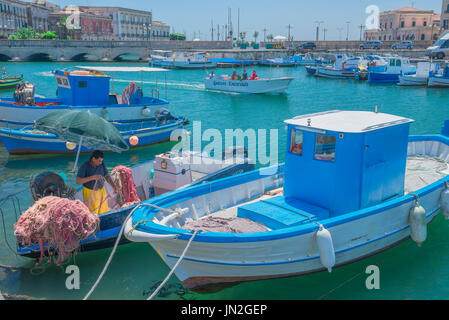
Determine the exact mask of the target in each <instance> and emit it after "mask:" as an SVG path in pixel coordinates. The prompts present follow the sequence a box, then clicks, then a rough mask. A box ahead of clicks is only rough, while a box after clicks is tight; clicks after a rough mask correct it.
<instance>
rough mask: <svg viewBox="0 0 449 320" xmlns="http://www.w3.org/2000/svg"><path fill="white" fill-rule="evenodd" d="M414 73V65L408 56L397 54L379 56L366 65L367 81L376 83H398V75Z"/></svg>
mask: <svg viewBox="0 0 449 320" xmlns="http://www.w3.org/2000/svg"><path fill="white" fill-rule="evenodd" d="M413 74H416V67H415V66H413V65H412V64H411V63H410V60H409V59H408V58H403V57H399V56H395V57H381V59H379V60H374V61H372V62H371V63H370V65H369V67H368V81H369V82H377V83H398V82H399V76H400V75H404V76H407V75H413Z"/></svg>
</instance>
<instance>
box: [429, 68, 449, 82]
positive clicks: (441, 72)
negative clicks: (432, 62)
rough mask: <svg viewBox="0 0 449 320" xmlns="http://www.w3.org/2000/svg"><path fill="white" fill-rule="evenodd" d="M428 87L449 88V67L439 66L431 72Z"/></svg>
mask: <svg viewBox="0 0 449 320" xmlns="http://www.w3.org/2000/svg"><path fill="white" fill-rule="evenodd" d="M427 86H428V87H429V88H449V65H447V64H446V63H441V64H438V66H437V68H436V69H435V70H433V71H432V72H430V74H429V80H428V83H427Z"/></svg>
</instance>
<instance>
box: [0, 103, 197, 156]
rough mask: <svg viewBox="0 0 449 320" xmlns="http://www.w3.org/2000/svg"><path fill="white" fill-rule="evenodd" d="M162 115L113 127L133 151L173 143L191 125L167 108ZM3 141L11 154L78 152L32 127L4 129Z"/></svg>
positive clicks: (1, 134)
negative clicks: (176, 134)
mask: <svg viewBox="0 0 449 320" xmlns="http://www.w3.org/2000/svg"><path fill="white" fill-rule="evenodd" d="M159 113H160V114H159V115H157V117H156V119H155V120H154V121H142V122H130V123H113V124H114V125H115V127H116V128H117V129H118V130H119V131H120V134H121V135H122V136H123V138H124V140H125V141H126V143H127V144H128V146H129V147H130V149H132V148H137V147H143V146H148V145H151V144H155V143H160V142H163V141H169V140H170V137H171V135H172V134H173V133H175V131H176V130H178V129H182V128H183V127H184V125H185V124H187V122H188V121H187V120H186V119H184V118H182V117H180V118H176V117H174V116H173V115H171V114H170V112H169V111H168V110H166V109H161V110H160V112H159ZM135 137H137V139H136V138H135ZM133 139H135V141H133ZM0 140H1V141H2V142H3V144H4V145H5V147H6V149H7V150H8V152H9V154H11V155H26V154H56V153H58V154H62V153H64V154H67V153H76V152H77V148H76V144H72V143H67V142H66V141H63V140H60V139H58V138H57V137H56V136H55V135H53V134H50V133H46V132H43V131H39V130H35V129H34V128H32V127H24V128H0ZM92 151H94V150H91V149H89V148H87V147H84V146H82V147H81V153H86V152H92Z"/></svg>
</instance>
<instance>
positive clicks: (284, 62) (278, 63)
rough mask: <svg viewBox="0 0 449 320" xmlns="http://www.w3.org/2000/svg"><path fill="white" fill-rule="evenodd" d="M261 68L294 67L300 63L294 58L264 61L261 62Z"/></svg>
mask: <svg viewBox="0 0 449 320" xmlns="http://www.w3.org/2000/svg"><path fill="white" fill-rule="evenodd" d="M259 64H260V65H261V66H275V67H294V66H296V65H297V64H298V63H297V62H296V61H295V60H294V59H292V58H274V59H267V60H262V61H260V62H259Z"/></svg>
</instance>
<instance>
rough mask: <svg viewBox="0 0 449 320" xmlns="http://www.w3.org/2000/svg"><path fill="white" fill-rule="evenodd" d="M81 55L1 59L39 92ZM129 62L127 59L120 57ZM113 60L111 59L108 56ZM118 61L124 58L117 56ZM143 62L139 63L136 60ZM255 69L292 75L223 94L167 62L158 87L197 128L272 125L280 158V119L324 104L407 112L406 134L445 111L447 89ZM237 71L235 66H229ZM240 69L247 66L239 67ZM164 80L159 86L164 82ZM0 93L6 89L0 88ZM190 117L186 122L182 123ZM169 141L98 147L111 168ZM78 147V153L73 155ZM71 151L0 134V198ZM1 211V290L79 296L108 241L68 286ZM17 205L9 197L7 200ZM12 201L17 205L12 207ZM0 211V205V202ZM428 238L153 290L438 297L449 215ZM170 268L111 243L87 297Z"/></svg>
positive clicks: (140, 282) (147, 86)
mask: <svg viewBox="0 0 449 320" xmlns="http://www.w3.org/2000/svg"><path fill="white" fill-rule="evenodd" d="M80 64H90V65H98V64H97V63H57V64H56V63H36V62H34V63H3V64H1V66H5V67H6V68H7V70H8V72H9V73H10V74H21V73H23V74H24V75H25V79H26V80H28V81H30V82H32V83H34V84H36V92H37V94H39V95H42V96H46V97H52V96H54V95H55V91H56V83H55V80H54V78H53V76H52V74H51V70H53V69H56V68H65V67H71V66H75V65H80ZM129 64H133V65H136V64H135V63H129ZM111 65H113V64H111ZM116 65H120V66H124V65H127V64H126V63H117V64H116ZM142 65H143V64H142ZM256 70H257V72H258V74H259V76H261V77H263V76H270V75H271V76H272V77H278V76H291V77H294V78H295V80H294V81H293V82H292V84H291V85H290V87H289V89H288V91H287V94H285V95H232V94H223V93H214V92H207V91H205V90H204V86H203V84H202V78H203V77H204V76H206V75H207V72H206V71H204V70H199V71H198V70H196V71H187V70H179V71H171V72H168V73H167V74H166V79H165V77H164V75H163V74H159V75H158V79H157V82H158V88H159V90H160V94H161V97H163V98H164V97H165V96H167V99H168V100H169V101H170V103H171V111H172V113H173V114H176V115H183V116H185V117H187V118H188V119H189V120H190V121H191V123H192V122H193V121H201V124H202V128H203V131H204V130H206V129H210V128H214V129H218V130H219V131H220V132H222V133H223V134H224V130H225V129H236V128H240V129H242V130H246V129H278V130H279V131H278V132H279V140H278V141H279V161H280V162H282V161H283V159H284V148H285V130H284V125H283V120H285V119H288V118H291V117H294V116H297V115H301V114H306V113H314V112H320V111H325V110H331V109H342V110H374V108H375V106H376V105H377V106H378V107H379V110H380V111H381V112H386V113H392V114H396V115H400V116H404V117H410V118H412V119H415V120H416V122H415V123H414V124H413V125H412V126H411V131H412V133H413V134H432V133H439V132H440V130H441V126H442V123H443V120H444V119H448V118H449V90H444V89H426V88H402V87H397V86H395V85H373V84H369V83H367V82H356V81H351V80H331V79H315V78H313V77H310V76H307V75H306V71H305V69H304V68H302V67H297V68H280V69H276V68H268V67H256ZM238 71H239V72H241V71H242V70H241V69H238ZM247 71H248V73H250V72H251V71H252V68H248V69H247ZM231 72H232V70H231V69H217V70H216V74H231ZM130 80H136V81H137V82H138V83H140V80H141V78H140V74H119V73H117V74H116V75H115V85H114V87H115V89H116V90H117V91H118V92H121V91H122V90H123V89H124V88H125V86H126V85H127V84H128V82H129V81H130ZM143 80H144V92H146V93H147V94H150V93H151V88H152V87H154V86H155V84H156V77H155V75H154V74H153V75H149V74H148V75H145V76H144V79H143ZM165 84H166V86H165ZM0 94H1V95H3V96H5V95H11V94H12V93H11V92H2V93H0ZM191 128H192V124H190V125H189V126H188V127H187V129H191ZM172 146H173V144H171V143H163V144H158V145H154V146H150V147H147V148H141V149H136V150H132V151H129V152H126V153H123V154H112V153H109V154H107V155H106V159H105V162H106V164H107V165H108V167H109V168H110V169H112V168H113V167H114V166H116V165H119V164H123V165H127V166H132V165H135V164H138V163H142V162H144V161H147V160H150V159H152V158H154V156H155V155H156V154H159V153H162V152H165V151H168V150H169V149H170V148H171V147H172ZM86 158H87V156H82V158H81V161H83V160H86ZM74 160H75V157H74V156H71V155H68V156H49V157H48V156H45V157H44V156H32V157H21V156H9V155H8V153H7V151H6V149H5V148H4V146H3V145H2V144H1V142H0V190H1V195H2V196H0V198H2V197H3V196H6V195H8V194H13V193H16V192H19V191H21V190H27V189H28V184H29V180H30V177H31V176H32V175H33V174H37V173H40V172H43V171H47V170H52V171H54V172H57V173H64V174H66V175H69V172H70V170H71V168H72V167H73V164H74ZM19 198H20V210H21V212H23V211H25V210H26V209H27V208H28V206H29V205H30V203H31V197H30V195H29V192H28V191H24V192H22V193H21V194H20V196H19ZM0 205H1V207H0V209H1V210H2V212H3V214H4V215H5V217H6V229H7V231H8V232H7V234H6V235H5V234H4V232H3V226H2V225H1V220H0V265H3V266H9V267H14V268H5V267H0V291H1V292H2V293H7V294H10V295H17V296H27V297H31V298H36V299H81V298H82V297H84V295H85V294H86V293H87V292H88V290H89V289H90V288H91V286H92V285H93V283H94V282H95V280H96V279H97V277H98V275H99V274H100V272H101V270H102V268H103V266H104V264H105V263H106V260H107V258H108V256H109V254H110V252H111V249H105V250H99V251H94V252H88V253H83V254H80V255H78V256H76V258H75V261H73V260H72V261H71V262H70V264H76V265H77V266H79V268H80V276H81V288H80V289H79V290H72V291H71V290H67V289H66V286H65V282H66V279H67V277H68V274H66V273H65V268H61V267H56V266H47V267H46V268H45V269H43V268H39V269H36V268H34V267H33V265H34V263H33V262H32V261H29V260H26V259H24V258H20V257H16V256H15V255H14V254H13V253H12V252H11V251H10V249H9V248H8V244H7V243H9V244H10V245H11V246H12V247H13V248H14V245H15V242H14V237H13V236H12V228H13V227H12V225H13V223H14V222H15V217H14V210H13V204H12V202H10V201H9V202H6V203H3V204H0ZM15 205H16V207H17V204H15ZM17 209H18V210H19V208H18V207H17ZM0 214H1V212H0ZM428 232H429V233H428V239H427V241H426V242H425V243H424V244H423V246H422V247H421V248H418V247H417V246H416V244H415V243H413V242H412V241H411V240H407V241H405V242H403V243H401V244H400V245H398V246H396V247H394V248H392V249H389V250H387V251H385V252H383V253H381V254H378V255H375V256H373V257H370V258H368V259H365V260H362V261H359V262H356V263H353V264H351V265H348V266H345V267H341V268H338V269H335V270H334V271H333V272H332V273H331V274H329V273H318V274H312V275H307V276H301V277H295V278H286V279H277V280H265V281H254V282H247V283H241V284H238V285H236V286H233V287H230V288H226V289H223V290H221V291H218V292H215V293H205V294H199V293H193V292H188V291H186V290H185V289H184V288H183V287H182V285H181V284H180V282H179V281H178V280H177V279H176V278H175V277H174V276H173V277H172V278H171V280H170V281H169V282H168V283H167V285H166V286H165V289H164V290H162V292H161V293H160V294H159V296H158V297H157V299H187V300H189V299H192V300H202V299H282V300H290V299H447V298H448V297H449V240H448V239H449V237H448V233H449V222H447V221H445V220H444V219H443V218H442V217H441V215H440V216H438V218H437V219H436V220H435V221H434V222H433V223H432V224H430V226H429V230H428ZM369 265H377V266H379V268H380V290H367V289H366V287H365V281H366V279H367V277H368V275H367V274H365V270H366V268H367V266H369ZM168 273H169V269H168V267H166V266H165V264H164V263H163V261H162V260H161V259H160V258H159V256H158V254H157V253H156V252H155V251H154V250H153V249H152V248H151V247H150V246H148V245H146V244H134V243H133V244H128V245H124V246H120V247H119V248H118V250H117V252H116V255H115V257H114V259H113V261H112V263H111V265H110V268H109V270H108V271H107V273H106V275H105V277H104V279H103V281H102V282H101V283H100V285H99V286H98V288H97V289H96V291H95V292H94V294H93V295H92V298H93V299H145V298H147V297H148V296H149V294H151V292H152V291H153V290H154V289H155V288H156V287H157V285H158V283H159V282H160V281H162V280H163V279H164V278H165V277H166V275H167V274H168Z"/></svg>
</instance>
